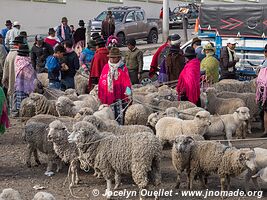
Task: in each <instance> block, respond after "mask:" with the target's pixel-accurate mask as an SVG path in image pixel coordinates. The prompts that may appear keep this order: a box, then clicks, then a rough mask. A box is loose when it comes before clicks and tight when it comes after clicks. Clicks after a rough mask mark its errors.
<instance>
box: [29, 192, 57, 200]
mask: <svg viewBox="0 0 267 200" xmlns="http://www.w3.org/2000/svg"><path fill="white" fill-rule="evenodd" d="M32 200H56V198H55V197H54V196H53V195H52V194H50V193H48V192H38V193H36V194H35V195H34V197H33V199H32Z"/></svg>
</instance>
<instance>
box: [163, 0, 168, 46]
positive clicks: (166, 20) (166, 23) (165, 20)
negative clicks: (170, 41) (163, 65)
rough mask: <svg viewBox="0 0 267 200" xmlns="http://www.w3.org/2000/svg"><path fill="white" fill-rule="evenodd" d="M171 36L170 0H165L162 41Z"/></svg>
mask: <svg viewBox="0 0 267 200" xmlns="http://www.w3.org/2000/svg"><path fill="white" fill-rule="evenodd" d="M168 36H169V0H163V20H162V42H163V43H164V42H166V41H167V38H168Z"/></svg>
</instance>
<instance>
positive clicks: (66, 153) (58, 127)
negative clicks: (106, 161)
mask: <svg viewBox="0 0 267 200" xmlns="http://www.w3.org/2000/svg"><path fill="white" fill-rule="evenodd" d="M68 135H69V132H68V130H67V127H66V126H65V125H64V124H63V123H62V122H61V121H59V120H55V121H53V122H52V123H50V124H49V132H48V135H47V138H48V141H50V142H52V143H53V149H54V151H55V153H56V154H57V155H58V156H59V157H60V159H61V160H62V161H63V162H65V163H67V164H72V166H71V176H72V177H71V183H70V186H72V185H73V184H78V182H79V177H78V167H79V162H78V156H79V153H78V149H77V147H76V145H75V144H70V143H69V142H68Z"/></svg>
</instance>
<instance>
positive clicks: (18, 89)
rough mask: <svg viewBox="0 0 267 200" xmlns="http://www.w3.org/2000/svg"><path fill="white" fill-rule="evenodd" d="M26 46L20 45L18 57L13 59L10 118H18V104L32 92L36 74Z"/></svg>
mask: <svg viewBox="0 0 267 200" xmlns="http://www.w3.org/2000/svg"><path fill="white" fill-rule="evenodd" d="M29 53H30V51H29V47H28V45H21V46H20V47H19V50H18V55H17V57H16V59H15V72H16V75H15V76H16V80H15V96H14V100H15V102H14V104H15V107H14V110H12V116H13V117H18V116H19V109H20V104H21V102H22V100H23V99H25V98H27V97H28V96H29V94H30V93H32V92H33V91H34V80H35V79H36V72H35V70H34V69H33V67H32V64H31V58H30V57H29Z"/></svg>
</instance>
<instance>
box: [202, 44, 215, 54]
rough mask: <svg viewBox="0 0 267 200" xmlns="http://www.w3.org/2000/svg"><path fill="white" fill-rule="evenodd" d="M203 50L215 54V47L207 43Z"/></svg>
mask: <svg viewBox="0 0 267 200" xmlns="http://www.w3.org/2000/svg"><path fill="white" fill-rule="evenodd" d="M203 50H212V51H214V52H215V47H214V46H213V45H212V43H208V44H206V45H205V46H204V47H203Z"/></svg>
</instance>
